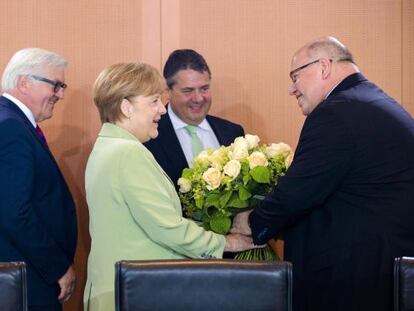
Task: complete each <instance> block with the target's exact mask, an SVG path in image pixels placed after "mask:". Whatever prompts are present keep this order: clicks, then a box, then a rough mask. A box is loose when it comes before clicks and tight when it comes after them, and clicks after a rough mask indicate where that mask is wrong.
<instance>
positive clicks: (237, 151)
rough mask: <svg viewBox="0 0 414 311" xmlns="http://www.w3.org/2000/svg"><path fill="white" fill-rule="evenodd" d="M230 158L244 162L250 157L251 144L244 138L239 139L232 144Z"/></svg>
mask: <svg viewBox="0 0 414 311" xmlns="http://www.w3.org/2000/svg"><path fill="white" fill-rule="evenodd" d="M231 149H232V151H231V152H230V154H229V156H230V157H231V159H234V160H242V159H244V158H246V157H247V156H248V155H249V144H248V143H247V141H246V140H245V139H244V138H243V137H237V138H236V139H235V140H234V143H233V144H232V148H231Z"/></svg>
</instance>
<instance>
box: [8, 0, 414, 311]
mask: <svg viewBox="0 0 414 311" xmlns="http://www.w3.org/2000/svg"><path fill="white" fill-rule="evenodd" d="M324 35H333V36H335V37H337V38H338V39H339V40H340V41H342V42H343V43H344V44H345V45H347V46H348V47H349V48H350V50H351V51H352V52H353V54H354V58H355V60H356V62H357V64H358V65H359V67H360V69H361V71H362V72H363V74H364V75H365V76H366V77H367V78H368V79H370V80H371V81H373V82H374V83H376V84H377V85H379V86H380V87H381V88H383V89H384V90H385V91H386V92H387V93H388V94H390V95H391V96H392V97H394V98H395V99H396V100H398V101H399V102H400V103H401V104H402V105H403V106H404V107H405V108H406V109H407V110H408V111H409V112H410V113H411V115H414V98H413V96H410V95H411V94H410V91H412V90H414V79H413V78H412V75H413V74H414V1H413V0H348V1H342V0H284V1H281V0H280V1H279V0H225V1H223V0H122V1H113V0H99V1H98V0H71V1H52V0H36V1H33V0H16V1H7V0H0V70H1V72H3V70H4V67H5V65H6V64H7V62H8V61H9V59H10V57H11V56H12V55H13V54H14V53H15V52H16V51H17V50H19V49H21V48H25V47H41V48H45V49H49V50H52V51H55V52H57V53H59V54H61V55H62V56H64V57H65V58H66V59H67V60H68V62H69V66H68V68H67V71H66V83H67V84H68V88H67V90H66V92H65V98H64V100H62V101H60V102H59V103H58V105H57V106H56V108H55V114H54V117H53V118H52V119H50V120H48V121H45V122H44V123H42V128H43V131H44V132H45V134H46V136H47V138H48V142H49V146H50V148H51V150H52V152H53V154H54V155H55V158H56V160H57V161H58V163H59V165H60V168H61V169H62V171H63V173H64V175H65V178H66V180H67V182H68V183H69V186H70V189H71V191H72V194H73V195H74V198H75V201H76V205H77V212H78V221H79V241H78V249H77V255H76V261H75V266H76V270H77V274H78V282H77V290H76V293H75V296H74V297H73V298H72V299H71V300H70V302H68V303H67V304H66V305H65V311H69V310H82V294H83V286H84V282H85V276H86V261H87V255H88V252H89V247H90V238H89V232H88V210H87V206H86V202H85V190H84V170H85V165H86V160H87V157H88V155H89V153H90V151H91V148H92V145H93V143H94V141H95V139H96V136H97V133H98V131H99V129H100V126H101V124H100V121H99V116H98V112H97V110H96V108H95V106H94V104H93V102H92V97H91V89H92V85H93V82H94V81H95V78H96V76H97V74H98V73H99V72H100V71H101V70H102V69H103V68H104V67H106V66H108V65H110V64H113V63H117V62H129V61H141V62H146V63H150V64H152V65H154V66H155V67H157V68H158V69H160V70H162V68H163V64H164V62H165V60H166V59H167V57H168V55H169V53H170V52H171V51H173V50H174V49H177V48H192V49H195V50H196V51H198V52H199V53H201V54H202V55H203V56H204V57H205V59H206V60H207V62H208V64H209V66H210V69H211V71H212V95H213V105H212V109H211V111H210V112H211V114H213V115H217V116H220V117H224V118H226V119H230V120H232V121H234V122H236V123H240V124H242V125H243V127H244V129H245V130H246V132H247V133H251V134H256V135H259V137H260V138H261V141H262V142H264V143H271V142H280V141H283V142H286V143H288V144H290V145H291V146H292V147H293V148H294V147H296V143H297V139H298V137H299V133H300V129H301V127H302V124H303V121H304V117H303V116H302V115H301V112H300V110H299V108H298V107H297V105H296V100H295V98H291V97H289V95H288V87H289V85H290V80H289V76H288V72H289V70H290V60H291V56H292V54H293V53H294V52H295V51H296V50H297V49H298V48H300V47H301V46H302V45H304V44H305V43H307V42H308V41H310V40H312V39H314V38H316V37H319V36H324ZM385 130H386V129H384V131H385ZM279 248H281V244H279Z"/></svg>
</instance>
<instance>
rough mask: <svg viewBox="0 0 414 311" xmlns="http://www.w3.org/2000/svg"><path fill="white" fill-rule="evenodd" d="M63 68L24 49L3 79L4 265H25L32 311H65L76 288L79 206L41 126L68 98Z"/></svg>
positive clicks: (0, 187) (0, 239)
mask: <svg viewBox="0 0 414 311" xmlns="http://www.w3.org/2000/svg"><path fill="white" fill-rule="evenodd" d="M65 67H66V61H65V60H64V59H63V58H62V57H61V56H59V55H57V54H55V53H53V52H50V51H46V50H43V49H38V48H29V49H23V50H20V51H18V52H17V53H16V54H15V55H14V56H13V57H12V59H11V60H10V62H9V63H8V65H7V67H6V69H5V71H4V73H3V78H2V90H3V92H4V93H3V95H2V96H1V97H0V261H24V262H25V263H26V265H27V284H28V288H27V296H28V307H29V310H30V311H40V310H44V311H46V310H48V311H52V310H61V309H62V303H63V302H65V301H67V300H68V299H69V298H70V296H71V295H72V293H73V290H74V288H75V272H74V270H73V268H72V264H73V258H74V254H75V249H76V236H77V233H76V232H77V228H76V214H75V207H74V203H73V200H72V196H71V194H70V192H69V189H68V187H67V185H66V182H65V180H64V178H63V176H62V174H61V172H60V170H59V167H58V165H57V163H56V161H55V159H54V158H53V155H52V153H51V152H50V150H49V148H48V146H47V142H46V139H45V137H44V135H43V133H42V131H41V130H40V128H39V126H38V123H39V122H42V121H43V120H46V119H49V118H51V117H52V114H53V108H54V106H55V104H56V103H57V102H58V101H59V100H60V99H62V98H63V93H64V90H65V88H66V84H65V83H64V81H65V78H64V69H65ZM0 306H1V302H0ZM0 309H1V307H0Z"/></svg>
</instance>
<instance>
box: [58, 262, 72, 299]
mask: <svg viewBox="0 0 414 311" xmlns="http://www.w3.org/2000/svg"><path fill="white" fill-rule="evenodd" d="M75 282H76V276H75V270H74V269H73V267H72V266H70V267H69V269H68V270H67V271H66V273H65V274H64V275H63V276H62V277H61V278H60V279H59V280H58V284H59V286H60V294H59V297H58V299H59V301H60V303H64V302H66V301H68V300H69V298H70V296H72V294H73V291H74V290H75Z"/></svg>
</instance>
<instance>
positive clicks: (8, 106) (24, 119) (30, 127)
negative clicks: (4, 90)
mask: <svg viewBox="0 0 414 311" xmlns="http://www.w3.org/2000/svg"><path fill="white" fill-rule="evenodd" d="M0 99H1V101H0V103H1V104H2V105H3V106H4V107H6V109H9V110H11V111H12V112H14V113H15V114H16V115H17V116H18V117H19V118H20V120H21V121H22V122H23V123H24V125H25V126H26V127H27V129H28V130H29V131H30V132H31V133H32V135H33V136H34V138H35V139H36V140H37V141H38V142H39V144H40V145H41V146H42V148H43V149H44V150H45V151H46V152H47V153H48V154H49V156H50V157H51V158H52V160H53V161H54V162H55V158H54V157H53V155H52V153H51V152H50V150H49V148H48V147H47V146H46V145H45V144H44V142H43V141H42V139H41V138H40V137H39V135H38V134H37V132H36V129H35V128H34V127H33V124H32V123H31V122H30V120H29V119H28V118H27V117H26V115H25V114H24V113H23V111H21V110H20V108H19V107H17V106H16V105H15V104H14V103H13V102H12V101H10V100H9V99H8V98H6V97H4V96H2V97H1V98H0ZM56 165H57V164H56Z"/></svg>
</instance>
